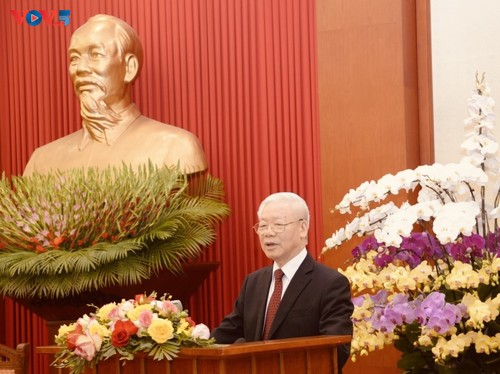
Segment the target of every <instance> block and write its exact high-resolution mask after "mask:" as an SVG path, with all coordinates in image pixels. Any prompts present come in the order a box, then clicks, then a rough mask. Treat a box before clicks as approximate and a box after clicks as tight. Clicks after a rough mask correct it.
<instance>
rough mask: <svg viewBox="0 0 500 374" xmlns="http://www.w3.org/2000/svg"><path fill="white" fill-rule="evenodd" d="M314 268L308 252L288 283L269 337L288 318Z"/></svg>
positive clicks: (270, 336)
mask: <svg viewBox="0 0 500 374" xmlns="http://www.w3.org/2000/svg"><path fill="white" fill-rule="evenodd" d="M313 268H314V260H313V258H312V257H311V256H310V255H309V254H307V256H306V258H305V259H304V261H303V262H302V264H300V266H299V268H298V269H297V272H296V273H295V275H294V276H293V278H292V280H291V282H290V284H289V285H288V287H287V289H286V291H285V294H284V295H283V298H282V299H281V302H280V306H279V307H278V311H277V312H276V316H275V317H274V321H273V325H272V326H271V330H270V331H269V338H272V336H273V334H274V332H275V331H276V330H277V329H278V327H279V326H280V325H281V323H282V322H283V320H284V319H285V318H286V316H287V314H288V313H289V312H290V310H291V309H292V307H293V305H294V304H295V301H296V300H297V298H298V297H299V295H300V293H301V292H302V291H303V289H304V288H305V287H306V286H307V284H308V283H309V282H310V281H311V277H312V271H313ZM262 323H264V322H262Z"/></svg>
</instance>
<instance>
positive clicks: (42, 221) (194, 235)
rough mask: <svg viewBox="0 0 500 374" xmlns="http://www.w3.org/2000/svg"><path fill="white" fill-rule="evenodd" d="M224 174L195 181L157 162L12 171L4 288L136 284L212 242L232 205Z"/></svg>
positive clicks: (53, 292) (0, 200) (0, 256)
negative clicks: (14, 174) (226, 193)
mask: <svg viewBox="0 0 500 374" xmlns="http://www.w3.org/2000/svg"><path fill="white" fill-rule="evenodd" d="M223 197H224V189H223V185H222V183H221V181H220V180H218V179H216V178H213V177H212V176H210V175H205V176H203V177H200V178H198V180H197V181H196V185H194V186H191V185H189V180H188V177H187V176H186V175H183V174H182V173H180V171H179V170H178V169H176V168H157V167H155V166H154V165H152V164H148V165H144V166H143V167H141V168H139V169H137V170H135V169H132V168H131V167H128V166H123V167H122V168H110V169H106V170H104V171H97V170H95V169H85V170H84V169H77V170H72V171H70V172H65V173H53V174H43V175H42V174H34V175H32V176H30V177H12V179H11V180H9V179H7V178H6V177H5V175H3V176H2V178H1V181H0V227H2V230H1V231H0V293H1V294H3V295H7V296H13V297H39V298H43V297H50V298H60V297H65V296H68V295H74V294H78V293H80V292H83V291H89V290H93V289H98V288H101V287H106V286H112V285H126V284H135V283H138V282H140V281H141V280H143V279H147V278H149V277H150V276H151V275H152V274H153V273H155V272H157V271H159V270H162V269H169V270H172V271H174V272H176V271H177V272H178V271H181V269H182V263H183V262H184V261H186V260H187V259H190V258H194V257H196V256H197V255H198V254H199V253H200V251H201V250H202V248H203V247H205V246H208V245H210V244H211V243H213V241H214V239H215V226H216V225H217V224H218V223H219V222H220V221H222V220H223V219H224V218H225V217H227V216H228V214H229V209H228V207H227V205H226V204H225V203H224V202H223Z"/></svg>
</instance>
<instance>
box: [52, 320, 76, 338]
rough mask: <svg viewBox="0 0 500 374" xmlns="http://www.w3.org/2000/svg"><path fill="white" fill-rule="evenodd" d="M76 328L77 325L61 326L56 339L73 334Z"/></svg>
mask: <svg viewBox="0 0 500 374" xmlns="http://www.w3.org/2000/svg"><path fill="white" fill-rule="evenodd" d="M75 327H76V323H71V324H69V325H61V327H59V330H58V331H57V336H56V339H59V338H62V337H64V336H66V335H68V334H69V333H70V332H72V331H73V330H74V329H75Z"/></svg>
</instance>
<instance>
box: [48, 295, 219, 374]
mask: <svg viewBox="0 0 500 374" xmlns="http://www.w3.org/2000/svg"><path fill="white" fill-rule="evenodd" d="M56 343H57V344H58V345H59V346H61V347H63V350H62V351H61V352H60V353H58V354H57V355H56V357H55V360H54V362H53V363H52V365H53V366H55V367H58V368H70V370H71V373H73V374H79V373H82V372H83V371H84V370H85V369H86V368H89V367H90V368H91V367H94V366H95V365H96V364H97V363H99V362H100V361H102V360H106V359H108V358H110V357H112V356H114V355H119V357H120V360H133V359H134V357H135V354H136V353H139V352H143V353H145V354H147V355H148V356H152V357H153V359H155V360H163V359H167V360H172V359H174V358H175V357H177V353H178V352H179V350H180V348H181V347H204V346H210V345H212V344H213V343H214V339H211V338H210V331H209V329H208V327H207V326H205V325H204V324H195V323H194V321H193V320H192V319H191V318H190V317H189V315H188V312H187V311H186V310H182V305H179V303H178V302H176V301H172V300H171V298H170V297H166V296H165V295H164V296H162V297H161V298H157V295H156V294H155V293H152V294H151V295H149V296H147V295H145V294H144V295H136V296H135V298H134V299H131V300H122V301H121V302H120V303H118V304H117V303H109V304H106V305H104V306H102V307H100V308H97V307H96V311H95V313H91V314H90V316H89V315H84V316H83V317H81V318H79V319H78V320H77V321H76V322H75V323H72V324H70V325H62V326H61V327H60V328H59V332H58V335H57V336H56Z"/></svg>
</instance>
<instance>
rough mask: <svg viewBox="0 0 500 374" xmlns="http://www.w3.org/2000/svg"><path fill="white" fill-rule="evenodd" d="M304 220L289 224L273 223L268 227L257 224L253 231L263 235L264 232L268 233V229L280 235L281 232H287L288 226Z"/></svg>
mask: <svg viewBox="0 0 500 374" xmlns="http://www.w3.org/2000/svg"><path fill="white" fill-rule="evenodd" d="M303 220H304V219H302V218H301V219H299V220H297V221H292V222H288V223H271V224H269V225H266V224H263V223H256V224H255V225H253V229H254V230H255V232H256V233H257V234H262V233H263V232H264V231H266V230H268V229H271V230H272V231H273V232H275V233H280V232H283V231H285V227H287V226H288V225H291V224H292V223H297V222H301V221H303Z"/></svg>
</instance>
